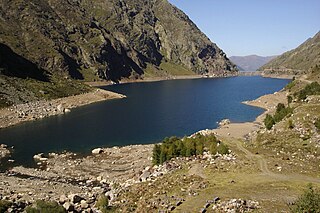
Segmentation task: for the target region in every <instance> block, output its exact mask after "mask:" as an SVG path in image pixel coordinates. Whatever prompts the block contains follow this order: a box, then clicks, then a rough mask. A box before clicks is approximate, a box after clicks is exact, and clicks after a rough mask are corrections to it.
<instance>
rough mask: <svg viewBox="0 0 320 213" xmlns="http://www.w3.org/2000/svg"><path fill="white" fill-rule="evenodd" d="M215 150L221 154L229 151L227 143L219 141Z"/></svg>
mask: <svg viewBox="0 0 320 213" xmlns="http://www.w3.org/2000/svg"><path fill="white" fill-rule="evenodd" d="M217 152H218V153H219V154H221V155H225V154H228V153H229V148H228V146H227V145H225V144H223V143H220V144H219V146H218V147H217Z"/></svg>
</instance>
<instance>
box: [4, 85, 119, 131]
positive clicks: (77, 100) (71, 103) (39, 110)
mask: <svg viewBox="0 0 320 213" xmlns="http://www.w3.org/2000/svg"><path fill="white" fill-rule="evenodd" d="M124 97H125V96H124V95H121V94H117V93H114V92H110V91H106V90H102V89H94V90H93V91H92V92H89V93H85V94H80V95H75V96H69V97H65V98H59V99H54V100H50V101H45V100H43V101H36V102H30V103H25V104H19V105H14V106H11V107H9V108H4V109H0V129H1V128H6V127H9V126H13V125H17V124H19V123H22V122H26V121H33V120H38V119H43V118H46V117H49V116H54V115H61V114H64V113H68V112H70V111H71V109H73V108H76V107H80V106H83V105H88V104H91V103H95V102H99V101H105V100H111V99H115V98H124Z"/></svg>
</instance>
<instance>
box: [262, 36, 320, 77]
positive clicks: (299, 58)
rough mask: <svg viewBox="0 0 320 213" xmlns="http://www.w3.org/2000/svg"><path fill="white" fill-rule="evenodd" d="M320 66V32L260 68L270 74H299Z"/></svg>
mask: <svg viewBox="0 0 320 213" xmlns="http://www.w3.org/2000/svg"><path fill="white" fill-rule="evenodd" d="M317 64H320V31H319V32H318V33H317V34H316V35H315V36H314V37H313V38H309V39H308V40H306V41H305V42H304V43H303V44H301V45H300V46H299V47H297V48H296V49H293V50H291V51H288V52H286V53H284V54H282V55H280V56H278V57H277V58H275V59H274V60H272V61H270V62H269V63H267V64H266V65H264V66H262V67H261V68H259V70H261V71H265V72H269V73H285V74H299V73H304V72H306V71H308V70H309V69H310V68H311V67H314V66H315V65H317Z"/></svg>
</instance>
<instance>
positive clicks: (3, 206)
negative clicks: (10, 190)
mask: <svg viewBox="0 0 320 213" xmlns="http://www.w3.org/2000/svg"><path fill="white" fill-rule="evenodd" d="M11 204H12V203H11V202H10V201H6V200H0V213H4V212H6V211H7V210H8V208H9V207H10V206H11Z"/></svg>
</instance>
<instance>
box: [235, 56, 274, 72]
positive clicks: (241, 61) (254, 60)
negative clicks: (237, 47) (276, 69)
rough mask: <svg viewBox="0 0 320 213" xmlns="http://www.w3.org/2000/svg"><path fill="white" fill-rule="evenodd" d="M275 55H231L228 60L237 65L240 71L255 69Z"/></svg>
mask: <svg viewBox="0 0 320 213" xmlns="http://www.w3.org/2000/svg"><path fill="white" fill-rule="evenodd" d="M275 57H276V56H266V57H264V56H258V55H248V56H231V57H230V60H231V61H232V62H233V63H234V64H236V65H237V67H238V68H239V70H240V71H256V70H257V69H258V68H260V67H261V66H263V65H265V64H266V63H268V62H269V61H271V60H272V59H274V58H275Z"/></svg>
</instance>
